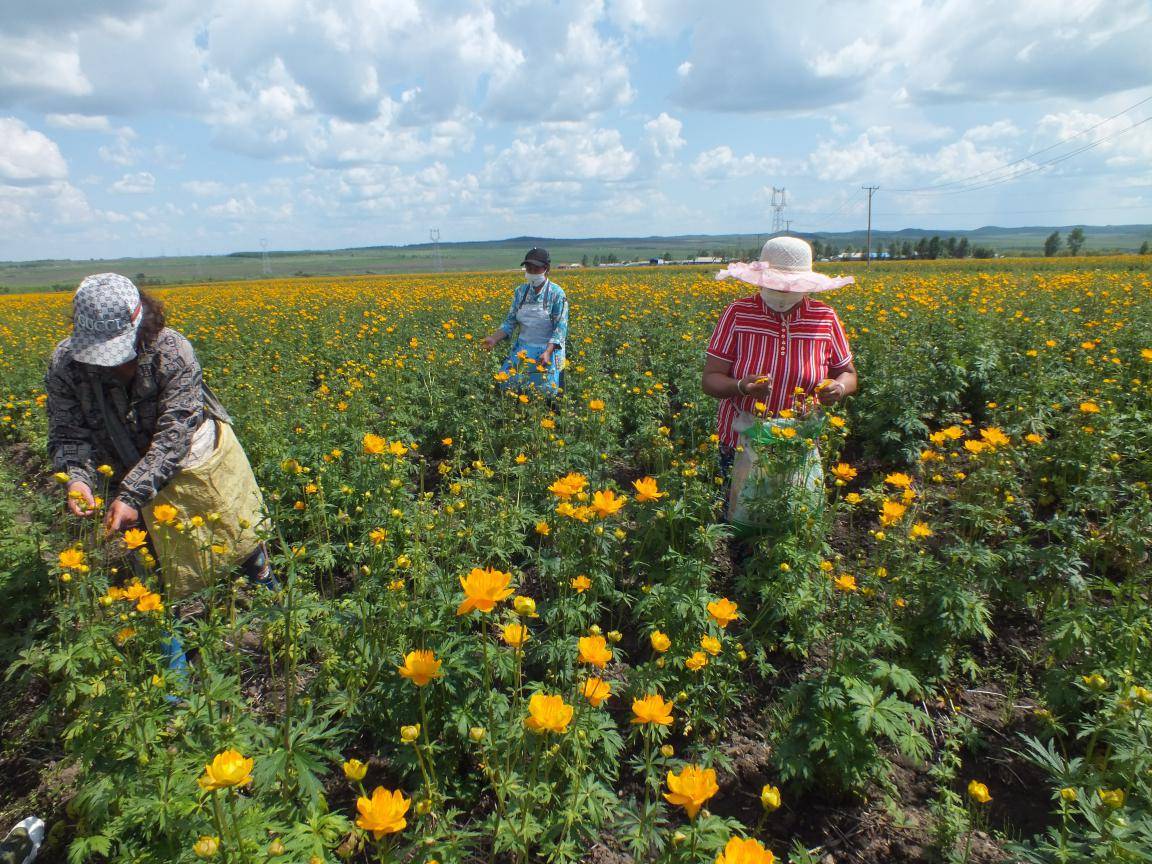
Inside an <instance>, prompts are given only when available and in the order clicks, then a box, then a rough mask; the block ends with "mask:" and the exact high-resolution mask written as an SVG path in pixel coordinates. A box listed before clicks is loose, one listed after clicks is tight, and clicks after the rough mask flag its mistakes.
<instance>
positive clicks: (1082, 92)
mask: <svg viewBox="0 0 1152 864" xmlns="http://www.w3.org/2000/svg"><path fill="white" fill-rule="evenodd" d="M1150 46H1152V3H1150V2H1149V0H1081V2H1078V3H1066V2H1063V0H1011V2H1003V0H831V2H829V0H810V2H808V3H805V4H800V3H793V2H787V3H785V2H777V0H771V2H769V0H603V2H598V0H339V2H338V0H38V2H36V3H31V2H27V0H0V225H3V231H2V232H0V259H27V258H40V257H77V258H79V257H85V258H86V257H105V256H119V255H154V254H168V255H177V254H204V253H215V252H228V251H233V250H238V249H254V248H259V244H260V241H261V239H266V240H267V242H268V245H269V247H270V248H273V249H293V248H325V247H337V246H354V245H368V244H377V243H406V242H420V241H423V240H426V239H427V238H428V232H429V229H431V228H433V227H435V228H438V229H439V230H440V234H441V237H442V238H443V239H445V240H480V239H493V238H500V237H508V236H513V235H519V234H534V235H544V236H565V237H580V236H594V235H600V236H603V235H628V236H633V235H647V234H679V233H696V232H705V233H720V232H764V231H767V230H769V227H770V225H771V213H770V208H769V204H770V200H771V187H773V186H778V187H785V188H787V190H788V193H787V194H788V210H787V218H789V219H791V220H792V228H793V230H800V231H806V230H846V229H852V228H857V227H861V226H862V225H863V221H864V205H863V201H864V194H863V193H862V192H861V191H860V186H861V185H863V184H874V185H879V186H880V192H879V193H878V194H877V197H876V199H875V203H874V218H875V224H876V225H877V226H879V227H882V228H901V227H907V226H922V227H934V228H949V227H952V228H963V227H977V226H980V225H987V224H999V225H1028V224H1071V223H1084V224H1107V223H1113V224H1116V223H1136V222H1145V223H1149V222H1152V122H1149V123H1145V124H1144V125H1143V126H1140V127H1138V128H1136V129H1133V130H1132V131H1129V132H1125V130H1126V129H1128V128H1129V127H1131V126H1132V125H1133V124H1134V123H1138V122H1139V121H1141V120H1143V119H1145V118H1147V117H1152V50H1150ZM1126 109H1130V110H1126ZM1113 115H1118V116H1115V117H1114V116H1113ZM1109 118H1111V119H1109ZM1092 144H1095V145H1097V146H1094V147H1091V148H1090V149H1087V150H1085V151H1084V152H1082V153H1080V154H1078V155H1074V156H1071V158H1068V159H1061V157H1063V156H1065V155H1068V154H1070V153H1072V152H1073V151H1075V150H1078V149H1080V148H1083V147H1085V146H1086V145H1092ZM1022 157H1026V158H1023V159H1022ZM1017 160H1021V161H1017ZM1053 160H1057V161H1053ZM1049 162H1051V164H1045V163H1049ZM1009 163H1013V164H1010V165H1009V167H1008V168H1004V167H1002V166H1004V165H1006V164H1009ZM1017 176H1018V179H1014V180H1012V182H1003V181H1004V180H1005V179H1006V178H1008V177H1017ZM898 190H917V191H910V192H909V191H905V192H901V191H898Z"/></svg>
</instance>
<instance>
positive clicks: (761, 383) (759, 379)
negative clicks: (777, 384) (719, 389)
mask: <svg viewBox="0 0 1152 864" xmlns="http://www.w3.org/2000/svg"><path fill="white" fill-rule="evenodd" d="M738 389H739V390H741V391H742V392H743V393H744V395H745V396H754V397H756V398H757V399H760V400H764V399H767V398H768V397H769V396H770V395H771V394H772V376H771V375H745V376H744V377H743V378H741V379H740V387H739V388H738Z"/></svg>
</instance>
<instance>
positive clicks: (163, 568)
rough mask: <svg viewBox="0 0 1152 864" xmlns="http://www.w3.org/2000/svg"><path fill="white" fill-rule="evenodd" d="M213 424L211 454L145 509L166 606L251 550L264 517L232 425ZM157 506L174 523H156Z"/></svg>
mask: <svg viewBox="0 0 1152 864" xmlns="http://www.w3.org/2000/svg"><path fill="white" fill-rule="evenodd" d="M214 422H215V423H216V448H215V450H213V451H212V454H211V455H210V456H209V457H208V458H207V459H206V460H205V461H204V462H202V463H201V464H199V465H197V466H195V467H192V468H183V469H181V470H180V472H179V473H177V474H176V476H175V477H173V478H172V479H171V480H170V481H169V482H168V484H167V485H166V486H165V487H164V488H163V489H161V490H160V492H159V493H158V494H157V495H156V497H155V498H153V499H152V501H151V502H150V503H149V504H147V505H146V506H145V507H144V524H145V525H146V526H147V527H148V534H149V535H150V536H151V538H152V543H153V545H154V546H155V547H156V556H157V561H158V563H159V565H160V572H161V574H162V575H163V578H164V586H165V593H166V594H167V599H168V600H169V602H171V601H173V600H179V599H181V598H183V597H187V596H188V595H189V594H193V593H195V592H197V591H200V590H202V589H204V588H206V587H208V586H209V585H211V584H212V583H213V582H214V581H215V580H216V579H217V577H218V576H219V575H220V574H222V573H226V572H228V571H229V570H231V569H232V568H233V567H234V566H236V565H237V564H239V563H241V562H242V561H244V560H245V559H246V558H247V557H248V556H249V555H251V554H252V553H253V552H255V551H256V548H257V546H258V545H259V543H260V536H259V534H258V533H257V531H258V530H259V528H260V527H261V525H262V524H263V522H264V521H265V519H266V518H267V517H266V515H265V510H264V497H263V495H261V494H260V487H259V486H258V485H257V484H256V477H255V476H254V475H253V473H252V466H251V465H249V464H248V457H247V455H246V454H245V453H244V448H243V447H241V446H240V442H239V441H238V440H237V439H236V435H235V433H233V431H232V427H231V426H229V425H228V424H226V423H221V422H219V421H214ZM161 505H167V506H170V507H175V508H176V513H177V516H176V519H175V520H174V521H171V522H166V523H164V524H161V523H158V522H157V521H156V508H157V507H160V506H161ZM161 512H162V513H163V512H164V511H161ZM195 517H199V519H196V518H195Z"/></svg>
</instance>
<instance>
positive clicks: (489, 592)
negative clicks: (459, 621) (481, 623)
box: [456, 567, 512, 615]
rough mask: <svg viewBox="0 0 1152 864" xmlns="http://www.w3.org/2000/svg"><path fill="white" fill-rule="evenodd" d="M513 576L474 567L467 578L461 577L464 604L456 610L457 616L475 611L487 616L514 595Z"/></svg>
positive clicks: (487, 568) (488, 568)
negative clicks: (502, 601) (500, 603)
mask: <svg viewBox="0 0 1152 864" xmlns="http://www.w3.org/2000/svg"><path fill="white" fill-rule="evenodd" d="M511 585H512V574H511V573H504V572H502V571H500V570H494V569H492V568H491V567H486V568H484V569H483V570H481V569H480V568H479V567H473V568H472V572H471V573H469V574H468V575H467V576H461V577H460V586H461V587H462V588H463V589H464V598H465V599H464V602H463V603H461V604H460V605H459V606H458V607H457V608H456V614H457V615H467V614H468V613H470V612H471V611H472V610H473V609H479V610H480V611H481V612H484V613H485V614H487V613H488V612H491V611H492V610H493V609H495V608H496V604H497V603H499V602H500V601H501V600H505V599H507V598H508V597H510V596H511V595H512V588H511V587H510V586H511Z"/></svg>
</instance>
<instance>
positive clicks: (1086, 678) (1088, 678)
mask: <svg viewBox="0 0 1152 864" xmlns="http://www.w3.org/2000/svg"><path fill="white" fill-rule="evenodd" d="M1080 680H1081V681H1083V682H1084V684H1085V685H1087V687H1088V689H1089V690H1107V689H1108V679H1106V678H1105V677H1104V676H1103V675H1101V674H1100V673H1099V672H1093V673H1092V674H1091V675H1081V676H1080Z"/></svg>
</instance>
